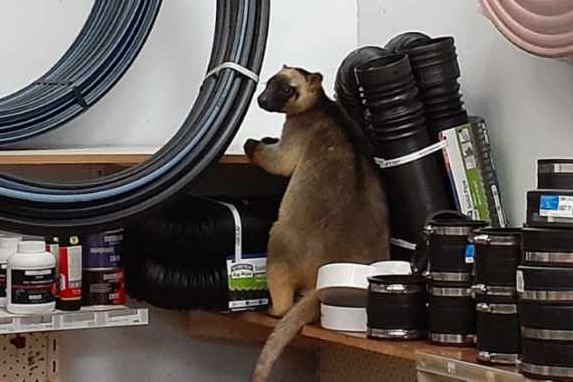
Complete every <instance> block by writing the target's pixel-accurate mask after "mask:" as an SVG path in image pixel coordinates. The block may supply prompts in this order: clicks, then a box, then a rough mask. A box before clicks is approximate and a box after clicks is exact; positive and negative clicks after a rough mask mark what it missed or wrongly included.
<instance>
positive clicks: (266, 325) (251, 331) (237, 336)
mask: <svg viewBox="0 0 573 382" xmlns="http://www.w3.org/2000/svg"><path fill="white" fill-rule="evenodd" d="M189 322H190V325H189V328H190V332H191V335H192V336H193V337H195V338H201V339H210V340H213V339H216V340H226V341H229V340H231V341H243V342H257V343H262V342H263V341H265V340H266V338H267V336H268V335H269V333H270V332H271V330H272V329H273V328H274V326H275V324H276V322H277V320H276V319H274V318H271V317H269V316H267V315H265V314H263V313H255V312H248V313H232V314H220V313H209V312H192V313H190V321H189ZM293 345H294V346H317V347H319V346H322V347H324V346H327V347H329V346H335V347H342V348H345V349H350V350H357V351H365V352H368V353H371V354H378V355H381V356H389V357H396V358H400V359H403V360H407V361H411V362H413V363H417V364H418V366H420V365H421V366H423V367H424V368H425V369H428V370H432V369H433V370H434V371H436V372H437V373H441V374H444V373H445V374H450V375H451V376H453V375H454V374H456V373H457V375H459V376H461V375H466V374H467V373H470V374H471V375H472V376H478V377H477V379H467V380H472V381H473V380H476V381H477V380H490V379H487V378H490V376H491V375H496V376H499V377H500V378H501V379H500V381H523V379H522V377H521V375H519V373H518V372H517V370H516V368H514V367H488V366H484V365H481V364H478V363H477V362H476V350H475V349H473V348H457V347H445V346H436V345H432V344H430V343H429V342H426V341H379V340H372V339H368V338H366V335H365V334H363V333H347V332H337V331H332V330H326V329H322V328H320V327H319V326H315V325H307V326H305V327H304V328H303V329H302V330H301V332H300V334H299V335H298V337H297V338H296V339H295V341H294V342H293ZM451 365H455V366H451ZM441 369H443V370H441ZM444 370H445V371H444ZM492 373H493V374H492ZM482 376H483V378H485V379H482ZM462 380H466V379H462ZM491 380H493V379H491ZM495 380H496V381H497V379H495Z"/></svg>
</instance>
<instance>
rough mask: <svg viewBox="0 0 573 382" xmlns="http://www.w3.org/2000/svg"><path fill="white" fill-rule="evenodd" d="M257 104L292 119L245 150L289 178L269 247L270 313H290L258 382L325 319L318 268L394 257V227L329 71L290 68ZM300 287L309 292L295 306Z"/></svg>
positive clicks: (268, 349)
mask: <svg viewBox="0 0 573 382" xmlns="http://www.w3.org/2000/svg"><path fill="white" fill-rule="evenodd" d="M258 102H259V105H260V106H261V107H262V108H263V109H265V110H268V111H271V112H281V113H285V114H286V122H285V124H284V127H283V131H282V135H281V139H280V140H278V141H277V140H274V139H272V138H265V139H263V140H262V141H255V140H251V139H250V140H248V141H247V142H246V143H245V147H244V148H245V152H246V154H247V155H248V156H249V158H250V160H251V161H252V163H254V164H256V165H258V166H260V167H262V168H263V169H264V170H266V171H267V172H269V173H271V174H276V175H282V176H285V177H290V182H289V184H288V187H287V190H286V192H285V194H284V196H283V200H282V203H281V206H280V211H279V218H278V220H277V221H276V222H275V223H274V225H273V227H272V229H271V233H270V239H269V246H268V262H267V280H268V285H269V291H270V294H271V298H272V307H271V309H270V311H269V313H270V314H271V315H273V316H276V317H283V316H284V318H283V319H282V320H281V321H280V322H279V323H278V324H277V327H276V328H275V331H274V332H273V334H272V335H271V336H270V337H269V339H268V341H267V343H266V344H265V347H264V349H263V352H262V353H261V356H260V358H259V361H258V363H257V367H256V371H255V375H254V378H253V380H254V381H256V382H263V381H266V380H267V378H268V376H269V374H270V371H271V368H272V365H273V363H274V361H275V360H276V359H277V358H278V356H279V355H280V353H281V351H282V350H283V348H284V347H285V346H286V345H287V344H288V343H289V342H290V341H291V339H292V338H293V337H294V336H295V335H296V333H297V332H298V331H299V330H300V328H301V327H302V326H303V325H305V324H307V323H310V322H313V321H315V320H316V319H317V318H318V300H317V297H316V295H317V294H316V292H315V282H316V275H317V271H318V268H319V267H320V266H321V265H323V264H326V263H331V262H340V261H344V262H349V261H350V262H359V263H371V262H374V261H376V260H384V259H387V258H388V257H389V254H388V251H389V231H388V223H387V219H388V217H387V206H386V195H385V193H384V191H383V188H382V185H381V183H380V180H379V177H378V175H377V173H376V169H375V168H374V165H373V164H372V161H371V159H370V157H369V156H368V155H367V154H366V153H365V149H364V146H363V145H362V144H361V142H362V139H361V133H360V130H359V128H358V127H357V126H355V125H354V124H353V122H352V121H351V120H350V119H349V118H348V116H347V115H346V114H345V113H344V112H343V111H342V109H341V108H340V107H339V106H338V105H337V104H336V103H335V102H333V101H332V100H330V99H328V97H326V95H325V94H324V91H323V89H322V75H320V74H319V73H309V72H307V71H306V70H304V69H297V68H289V67H286V66H285V67H284V68H283V69H282V70H281V71H280V72H279V73H278V74H276V75H275V76H273V77H272V78H271V79H270V80H269V82H268V83H267V86H266V89H265V91H264V92H263V93H262V94H261V95H260V96H259V98H258ZM297 292H301V293H303V294H306V296H305V297H304V298H303V299H302V300H301V301H300V302H298V303H297V304H296V305H295V294H296V293H297ZM293 305H294V308H293ZM291 308H292V309H291ZM287 312H288V313H287ZM285 314H286V316H285Z"/></svg>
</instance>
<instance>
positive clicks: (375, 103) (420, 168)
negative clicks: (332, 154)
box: [355, 53, 453, 260]
mask: <svg viewBox="0 0 573 382" xmlns="http://www.w3.org/2000/svg"><path fill="white" fill-rule="evenodd" d="M355 75H356V81H357V83H358V85H359V91H360V94H361V97H362V99H363V103H364V105H365V106H366V109H365V121H366V123H365V125H364V130H365V133H366V135H367V136H368V138H369V140H370V142H371V146H372V149H373V153H374V155H375V156H376V157H378V158H379V159H382V160H385V161H386V162H383V161H379V165H380V167H381V174H382V176H383V178H385V180H386V184H387V195H388V204H389V210H390V226H391V230H392V233H393V238H394V239H397V240H395V241H394V245H393V246H392V251H391V255H392V258H393V259H399V260H410V258H411V256H412V252H413V250H412V248H413V246H414V244H415V243H417V242H418V239H419V236H420V233H421V231H422V228H423V226H424V225H425V223H426V220H427V217H428V216H430V215H431V214H433V213H435V212H437V211H440V210H444V209H452V208H453V201H452V200H451V198H450V197H449V191H448V188H447V186H446V184H447V183H445V182H444V174H443V173H442V172H440V167H439V162H438V160H439V159H440V157H439V155H440V153H439V152H436V153H434V154H432V155H428V156H423V157H420V158H418V159H415V160H412V161H408V162H404V163H402V164H399V165H396V162H395V161H394V162H393V165H388V160H391V161H393V160H395V159H396V158H402V157H404V156H406V155H410V154H413V153H416V152H418V151H420V150H421V149H424V148H426V147H428V146H429V145H430V144H431V141H430V138H429V136H428V132H427V129H426V125H425V123H424V114H423V112H422V109H421V108H422V103H421V101H420V100H419V99H418V98H417V97H416V95H417V88H416V85H415V80H414V77H413V75H412V71H411V67H410V62H409V60H408V57H407V56H406V55H405V54H403V53H399V54H387V55H384V56H382V57H379V58H377V59H374V60H371V61H369V62H367V63H365V64H364V65H361V66H358V67H356V69H355ZM384 163H385V164H384ZM411 190H419V192H411ZM403 242H406V243H409V245H405V246H404V245H396V243H403Z"/></svg>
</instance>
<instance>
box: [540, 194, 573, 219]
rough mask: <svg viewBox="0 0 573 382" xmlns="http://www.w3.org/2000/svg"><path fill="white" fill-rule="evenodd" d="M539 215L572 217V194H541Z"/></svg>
mask: <svg viewBox="0 0 573 382" xmlns="http://www.w3.org/2000/svg"><path fill="white" fill-rule="evenodd" d="M539 215H540V216H544V217H557V218H573V196H568V195H541V197H540V198H539Z"/></svg>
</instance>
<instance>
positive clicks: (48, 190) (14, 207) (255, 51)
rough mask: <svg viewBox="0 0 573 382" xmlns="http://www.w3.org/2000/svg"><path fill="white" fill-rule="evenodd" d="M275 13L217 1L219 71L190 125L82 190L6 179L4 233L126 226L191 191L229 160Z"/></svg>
mask: <svg viewBox="0 0 573 382" xmlns="http://www.w3.org/2000/svg"><path fill="white" fill-rule="evenodd" d="M105 3H116V2H105ZM269 7H270V2H269V0H218V1H217V19H216V23H215V31H214V36H215V37H214V39H213V47H212V52H211V59H210V62H209V66H208V70H209V71H210V72H211V71H212V70H213V69H215V70H216V72H215V73H211V74H210V75H209V76H207V78H206V79H205V81H204V83H203V85H202V87H201V90H200V92H199V95H198V97H197V99H196V102H195V104H194V105H193V108H192V109H191V111H190V113H189V115H188V117H187V119H186V120H185V122H184V123H183V126H182V127H181V128H180V130H179V131H178V132H177V133H176V134H175V136H173V137H172V138H171V139H170V140H169V142H168V143H167V144H166V145H165V146H164V147H163V148H161V150H159V151H158V152H157V153H156V154H155V155H154V156H153V157H152V158H150V159H149V160H148V161H147V162H145V163H144V164H142V165H140V166H136V167H133V168H130V169H127V170H124V171H121V172H118V173H116V174H113V175H110V176H106V177H102V178H98V179H94V180H90V181H85V182H77V183H47V182H37V181H31V180H24V179H21V178H17V177H13V176H8V175H5V174H2V176H0V226H1V227H3V228H4V229H7V230H13V231H18V232H27V233H36V234H40V235H46V234H51V235H54V234H57V233H58V232H64V233H65V232H68V231H74V232H80V231H82V230H87V229H88V228H89V229H104V228H108V227H113V226H121V225H124V224H125V221H126V220H129V219H131V218H133V217H134V216H136V215H138V214H140V213H142V212H144V211H148V210H150V209H151V208H153V207H156V206H158V205H159V204H162V203H164V202H166V201H168V200H170V199H172V198H174V197H175V196H177V195H178V194H181V193H182V191H184V190H185V189H187V188H188V187H189V186H191V185H192V184H193V183H194V182H195V181H196V180H197V178H198V177H199V175H201V174H202V173H203V172H204V171H205V169H206V168H207V167H209V166H210V165H212V164H213V163H215V162H216V161H217V160H218V158H219V157H220V156H221V155H222V154H223V152H224V151H225V149H226V148H227V146H228V145H229V143H230V142H231V140H232V138H233V137H234V135H235V133H236V131H237V130H238V128H239V126H240V124H241V122H242V120H243V118H244V116H245V113H246V111H247V109H248V107H249V105H250V102H251V99H252V96H253V94H254V91H255V89H256V84H257V75H258V73H259V71H260V69H261V65H262V61H263V56H264V52H265V45H266V40H267V29H268V21H269V11H270V9H269ZM229 63H232V64H230V65H231V66H230V67H229ZM223 64H227V65H226V66H222V65H223ZM240 68H243V69H240ZM218 69H220V70H218Z"/></svg>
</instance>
